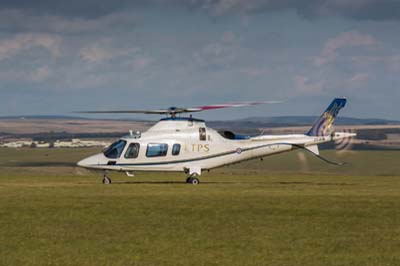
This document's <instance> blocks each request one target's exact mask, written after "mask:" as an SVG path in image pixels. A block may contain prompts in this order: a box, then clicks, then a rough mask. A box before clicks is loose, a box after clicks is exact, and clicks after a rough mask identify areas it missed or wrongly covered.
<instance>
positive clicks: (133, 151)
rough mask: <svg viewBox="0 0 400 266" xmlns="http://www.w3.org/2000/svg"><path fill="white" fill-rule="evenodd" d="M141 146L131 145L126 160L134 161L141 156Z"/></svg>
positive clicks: (126, 153) (137, 144)
mask: <svg viewBox="0 0 400 266" xmlns="http://www.w3.org/2000/svg"><path fill="white" fill-rule="evenodd" d="M139 149H140V144H139V143H131V144H129V146H128V149H126V152H125V158H126V159H134V158H137V157H138V155H139Z"/></svg>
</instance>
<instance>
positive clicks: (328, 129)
mask: <svg viewBox="0 0 400 266" xmlns="http://www.w3.org/2000/svg"><path fill="white" fill-rule="evenodd" d="M346 102H347V100H346V98H336V99H334V100H333V102H332V103H331V104H330V105H329V106H328V108H327V109H326V110H325V112H324V113H323V114H322V115H321V116H320V117H319V118H318V119H317V121H316V122H315V123H314V124H313V126H312V127H311V129H310V130H309V131H308V132H307V133H306V134H307V135H308V136H327V135H329V134H331V133H332V131H333V127H332V126H333V123H334V122H335V119H336V117H337V115H338V114H339V111H340V109H342V108H343V107H345V106H346Z"/></svg>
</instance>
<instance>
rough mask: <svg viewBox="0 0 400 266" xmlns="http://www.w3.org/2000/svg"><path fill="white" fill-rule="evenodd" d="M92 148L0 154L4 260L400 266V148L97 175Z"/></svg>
mask: <svg viewBox="0 0 400 266" xmlns="http://www.w3.org/2000/svg"><path fill="white" fill-rule="evenodd" d="M94 152H96V150H93V149H76V150H74V149H54V150H40V149H36V150H31V149H21V150H13V149H0V265H288V266H294V265H307V266H309V265H324V266H326V265H360V266H361V265H362V266H365V265H373V266H376V265H400V209H399V207H400V166H399V165H398V158H399V156H400V152H395V151H392V152H378V151H374V152H366V151H365V152H351V153H346V154H342V155H338V156H336V155H335V154H334V153H333V152H330V151H326V152H323V154H324V155H327V156H328V157H331V158H334V159H336V160H343V161H347V162H351V165H348V166H345V167H341V168H338V167H334V166H329V165H326V164H324V163H322V162H320V161H317V160H316V159H315V158H311V157H306V161H304V162H303V163H301V162H299V156H301V155H298V154H297V153H289V154H282V155H278V156H275V157H270V158H265V159H264V161H262V162H260V161H249V162H245V163H243V164H237V165H234V166H231V167H226V168H220V169H217V170H215V171H211V172H210V173H205V174H204V175H203V176H202V177H201V182H202V183H201V184H200V185H199V186H191V185H186V184H184V180H185V176H184V175H182V174H178V173H169V174H164V173H139V174H138V175H137V176H136V177H133V178H132V177H126V176H124V175H122V174H118V173H117V174H112V175H111V177H112V179H113V184H112V185H110V186H104V185H102V184H101V177H100V176H99V174H97V173H93V172H89V171H86V170H84V169H79V168H76V167H75V166H74V164H75V162H76V161H78V160H79V159H81V158H83V157H85V156H87V155H89V154H92V153H94Z"/></svg>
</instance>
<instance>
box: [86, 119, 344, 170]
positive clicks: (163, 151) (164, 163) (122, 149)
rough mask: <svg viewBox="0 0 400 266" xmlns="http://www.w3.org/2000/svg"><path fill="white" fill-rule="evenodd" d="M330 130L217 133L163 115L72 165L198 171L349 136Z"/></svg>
mask: <svg viewBox="0 0 400 266" xmlns="http://www.w3.org/2000/svg"><path fill="white" fill-rule="evenodd" d="M335 134H336V135H335ZM335 134H332V135H329V136H308V135H303V134H296V135H294V134H291V135H273V136H270V135H261V136H256V137H250V136H242V135H235V134H234V133H232V132H230V131H224V132H217V131H216V130H214V129H212V128H209V127H207V126H206V124H205V122H204V121H203V120H199V119H194V118H166V119H162V120H160V121H159V122H158V123H156V124H155V125H154V126H153V127H151V128H150V129H149V130H147V131H146V132H143V133H137V134H132V133H131V134H130V135H128V136H126V137H123V138H121V139H120V140H118V141H117V142H115V143H114V144H112V145H111V146H110V147H109V148H108V149H107V150H105V151H104V152H102V153H99V154H96V155H93V156H91V157H88V158H86V159H84V160H82V161H80V162H79V163H78V165H79V166H82V167H85V168H91V169H98V170H111V171H126V172H136V171H174V172H185V173H187V174H189V175H193V174H195V175H201V172H202V171H204V170H210V169H213V168H217V167H221V166H224V165H229V164H233V163H238V162H241V161H246V160H250V159H254V158H262V157H265V156H269V155H272V154H277V153H282V152H287V151H291V150H294V149H298V148H304V149H307V150H309V151H311V152H313V153H315V154H318V147H317V144H320V143H324V142H329V141H332V140H336V139H338V138H344V137H349V136H348V135H343V134H345V133H335Z"/></svg>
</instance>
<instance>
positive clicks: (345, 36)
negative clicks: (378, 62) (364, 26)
mask: <svg viewBox="0 0 400 266" xmlns="http://www.w3.org/2000/svg"><path fill="white" fill-rule="evenodd" d="M378 43H379V42H378V41H377V40H376V39H375V38H374V37H373V36H371V35H368V34H363V33H359V32H357V31H348V32H342V33H340V34H339V35H337V36H336V37H334V38H332V39H329V40H328V41H327V42H326V43H325V46H324V48H323V50H322V52H321V55H320V56H318V57H317V58H315V60H314V64H315V65H317V66H321V65H324V64H327V63H330V62H333V61H335V59H336V58H337V57H338V56H339V54H338V50H339V49H342V48H348V47H368V46H374V45H377V44H378Z"/></svg>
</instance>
